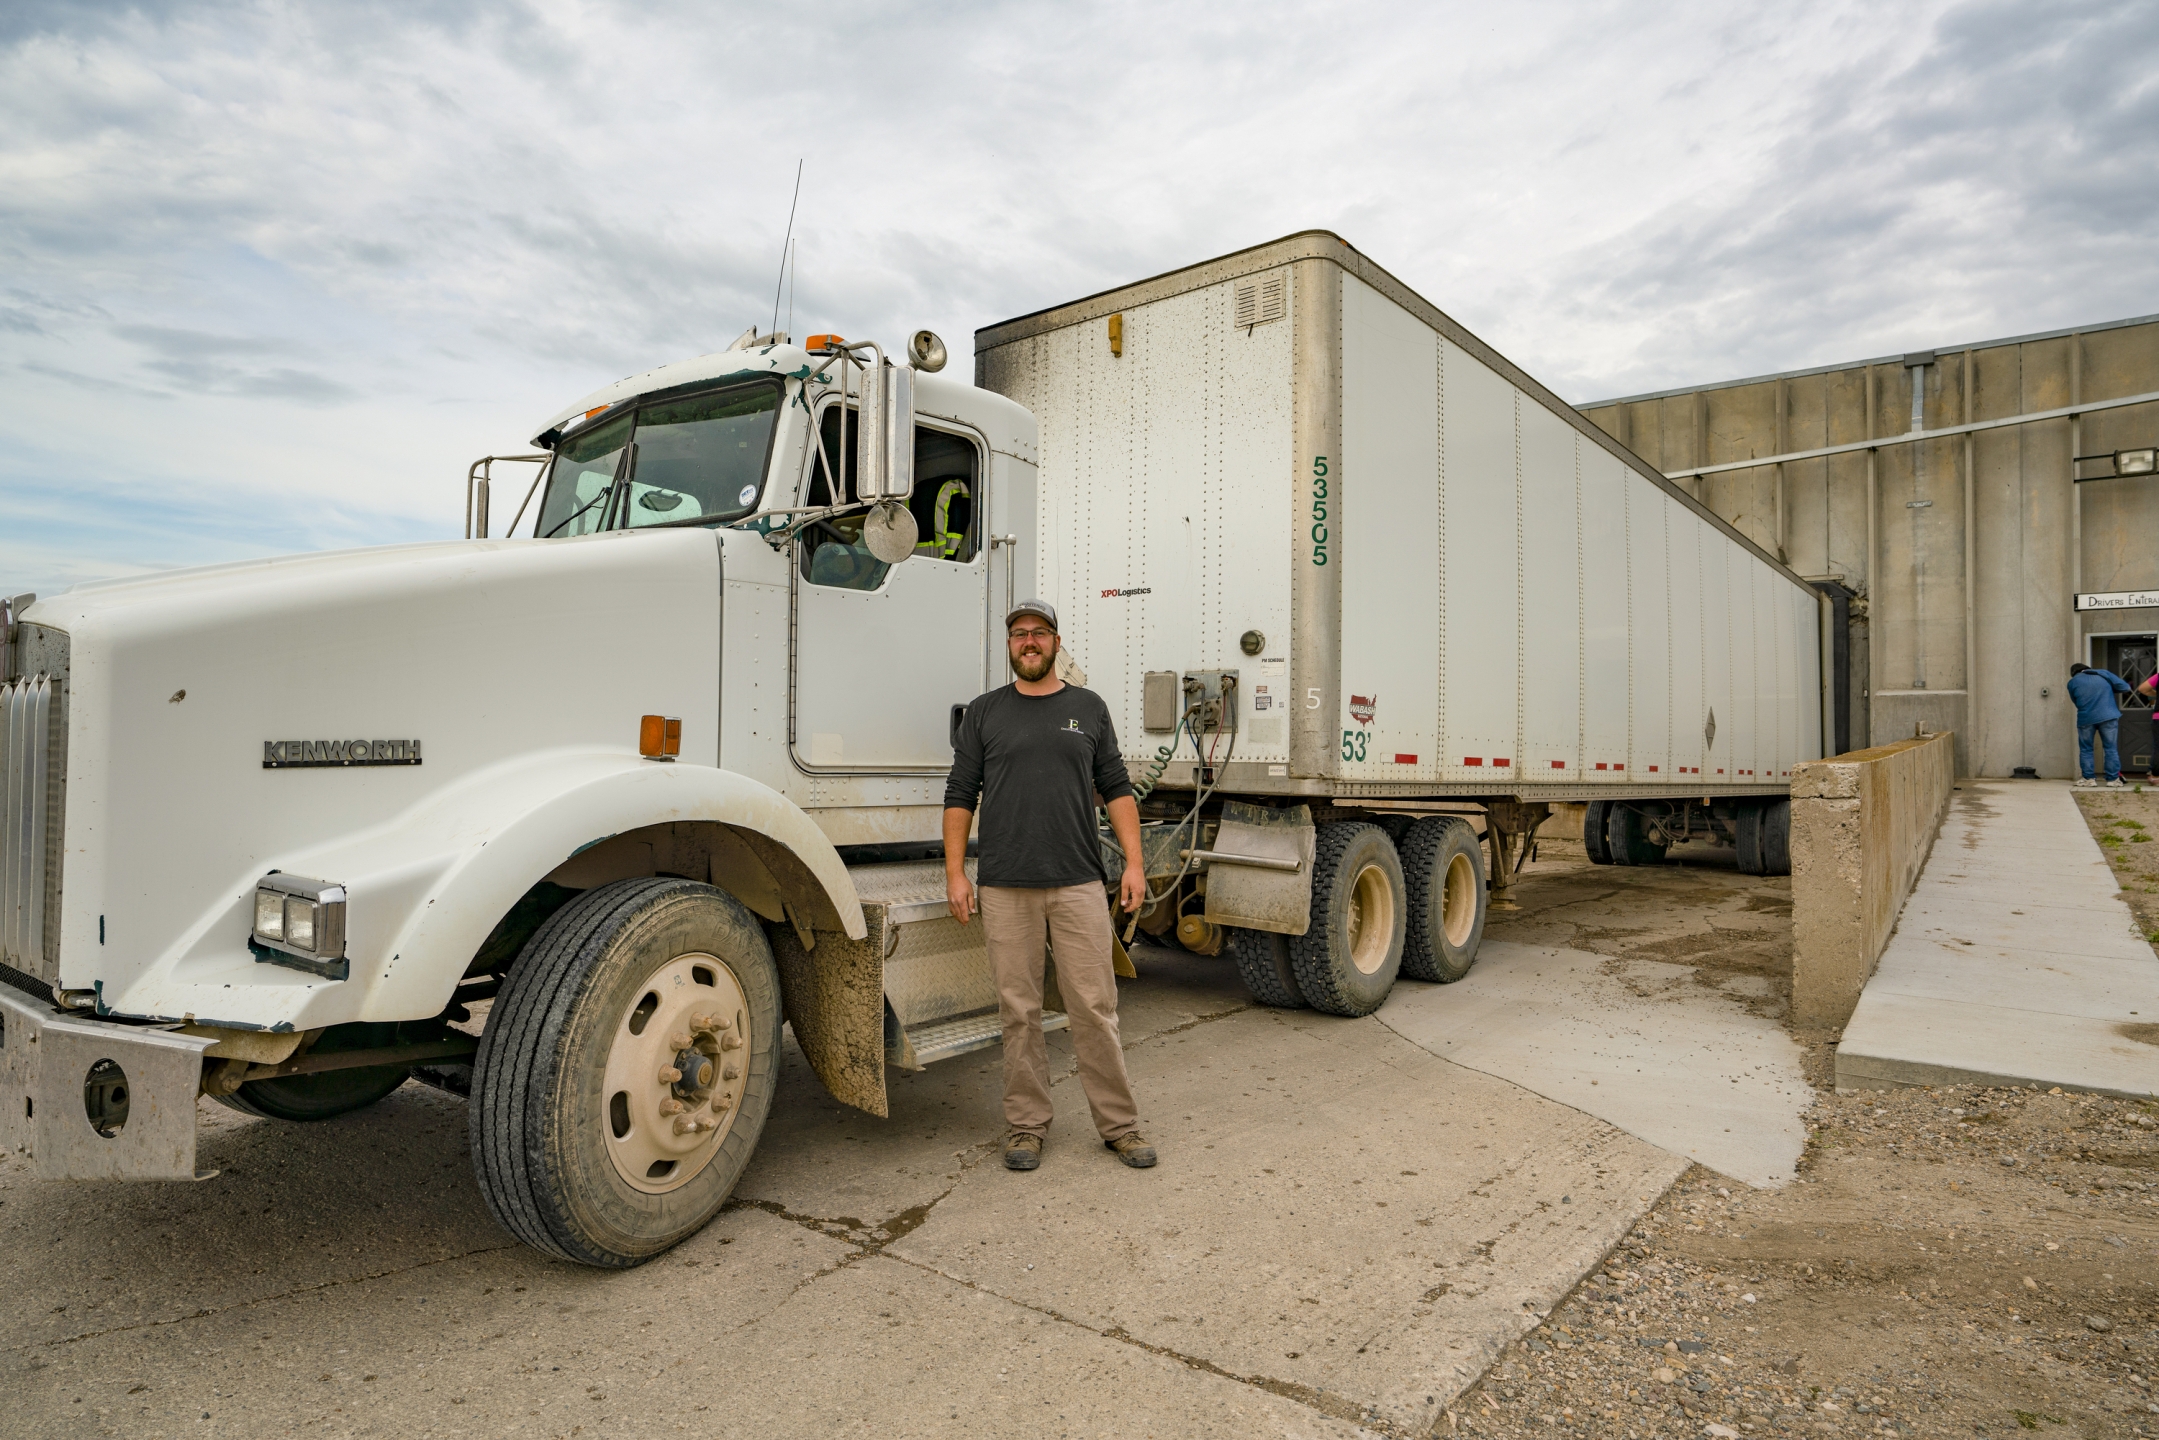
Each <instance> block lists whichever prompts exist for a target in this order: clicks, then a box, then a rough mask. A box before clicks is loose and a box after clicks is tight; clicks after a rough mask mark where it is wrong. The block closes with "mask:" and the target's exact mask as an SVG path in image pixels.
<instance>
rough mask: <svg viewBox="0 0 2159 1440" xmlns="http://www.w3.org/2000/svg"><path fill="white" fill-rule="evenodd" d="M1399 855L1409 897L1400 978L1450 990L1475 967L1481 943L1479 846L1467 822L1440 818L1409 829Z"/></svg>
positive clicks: (1481, 863)
mask: <svg viewBox="0 0 2159 1440" xmlns="http://www.w3.org/2000/svg"><path fill="white" fill-rule="evenodd" d="M1401 855H1402V876H1403V879H1404V880H1405V881H1406V882H1407V884H1406V889H1407V891H1408V895H1409V924H1408V926H1407V928H1406V932H1405V939H1404V941H1403V946H1402V973H1403V974H1404V975H1407V976H1408V977H1409V978H1410V979H1412V980H1434V981H1437V982H1439V983H1440V984H1442V985H1446V984H1451V983H1453V982H1454V981H1456V980H1459V979H1461V978H1462V977H1463V976H1464V975H1467V974H1468V973H1469V967H1470V966H1472V965H1474V964H1476V963H1477V947H1478V945H1480V944H1481V943H1483V940H1484V902H1485V889H1484V846H1483V845H1481V844H1480V843H1478V840H1477V832H1476V831H1475V830H1472V829H1471V828H1470V826H1469V822H1468V821H1466V820H1458V819H1455V818H1454V817H1453V816H1445V817H1442V818H1439V819H1432V820H1419V821H1418V822H1417V823H1416V824H1415V825H1412V826H1411V827H1410V829H1409V834H1408V835H1406V836H1405V837H1403V840H1402V847H1401Z"/></svg>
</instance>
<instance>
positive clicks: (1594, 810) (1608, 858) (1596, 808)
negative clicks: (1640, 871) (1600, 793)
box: [1582, 800, 1612, 865]
mask: <svg viewBox="0 0 2159 1440" xmlns="http://www.w3.org/2000/svg"><path fill="white" fill-rule="evenodd" d="M1582 808H1583V810H1584V812H1585V813H1584V814H1583V816H1582V848H1583V849H1584V850H1587V851H1588V852H1589V863H1590V864H1592V865H1609V864H1611V863H1612V842H1611V838H1610V837H1609V836H1608V835H1606V834H1605V826H1606V825H1608V824H1610V823H1611V810H1612V802H1611V801H1609V800H1592V801H1590V802H1589V804H1587V805H1585V806H1584V807H1582Z"/></svg>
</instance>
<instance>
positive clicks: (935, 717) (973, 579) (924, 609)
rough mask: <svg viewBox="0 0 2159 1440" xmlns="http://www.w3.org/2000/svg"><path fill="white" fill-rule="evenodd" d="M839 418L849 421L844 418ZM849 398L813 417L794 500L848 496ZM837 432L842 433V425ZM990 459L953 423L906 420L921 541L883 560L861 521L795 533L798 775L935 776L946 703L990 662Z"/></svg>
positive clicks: (946, 726)
mask: <svg viewBox="0 0 2159 1440" xmlns="http://www.w3.org/2000/svg"><path fill="white" fill-rule="evenodd" d="M843 414H845V416H846V419H847V422H848V423H846V424H845V425H844V426H843V424H842V416H843ZM852 419H853V416H852V407H848V409H847V410H846V411H844V412H843V410H842V408H841V406H840V405H839V404H837V403H829V404H827V405H826V406H825V407H824V409H823V410H822V411H821V413H820V414H819V416H818V425H817V431H816V436H817V438H818V439H819V440H820V441H821V442H822V452H823V458H822V459H820V456H819V447H818V446H815V445H813V446H812V447H811V450H810V461H809V473H808V475H807V477H806V478H805V480H804V482H803V490H802V494H803V498H802V500H801V502H800V503H802V504H804V505H824V504H829V503H831V499H830V497H831V494H832V490H833V485H832V483H831V479H832V476H833V473H834V472H837V480H838V488H839V490H840V491H841V492H842V493H843V496H845V495H851V494H852V493H853V461H854V456H853V449H854V447H853V443H852V442H853V439H854V436H853V426H852ZM843 432H844V433H843ZM988 458H989V457H988V454H987V452H986V449H985V447H984V446H983V445H982V443H981V440H980V437H978V436H976V435H974V434H973V433H972V432H970V431H968V430H966V429H965V428H964V427H962V426H957V425H947V424H944V423H941V422H938V421H934V420H924V421H921V422H918V423H917V424H916V426H915V490H914V495H913V497H912V498H911V499H910V501H909V503H908V508H909V509H910V510H912V511H913V512H914V517H915V526H916V530H917V532H918V534H919V536H920V540H919V542H918V543H917V545H916V547H915V553H914V557H913V558H912V559H910V560H907V561H905V562H904V563H902V564H899V565H886V564H884V563H883V562H882V561H880V560H878V559H877V558H876V557H875V556H873V555H871V554H870V553H869V551H868V550H867V549H866V548H865V547H864V546H863V545H862V543H861V542H862V516H861V515H860V514H855V515H847V516H842V517H840V518H839V519H837V520H834V521H831V522H825V523H820V524H818V525H816V526H813V527H812V528H811V529H810V530H808V531H806V532H805V533H804V534H803V536H802V538H801V540H800V542H799V543H798V545H797V547H796V564H795V572H794V577H793V584H794V589H795V634H794V646H793V656H792V660H791V664H792V666H793V671H792V678H793V682H794V705H793V722H794V723H793V726H792V734H791V740H792V745H793V752H794V758H795V762H796V763H797V764H798V765H800V766H802V767H803V768H804V769H806V770H811V771H830V772H835V773H841V774H861V773H865V772H868V773H876V772H905V771H925V770H935V771H943V770H945V769H948V768H949V767H950V766H951V764H952V741H951V718H952V709H953V707H954V706H955V705H964V704H966V703H967V702H968V701H970V700H972V699H974V698H975V696H977V695H979V694H981V693H982V691H983V689H984V680H985V677H986V668H987V657H988V645H987V638H988V629H987V626H988V623H989V556H988V549H989V547H988V546H987V545H986V544H985V543H984V538H983V517H984V515H985V513H986V510H987V504H986V495H985V493H984V489H985V485H986V483H987V480H988V477H989V465H988V463H987V462H988Z"/></svg>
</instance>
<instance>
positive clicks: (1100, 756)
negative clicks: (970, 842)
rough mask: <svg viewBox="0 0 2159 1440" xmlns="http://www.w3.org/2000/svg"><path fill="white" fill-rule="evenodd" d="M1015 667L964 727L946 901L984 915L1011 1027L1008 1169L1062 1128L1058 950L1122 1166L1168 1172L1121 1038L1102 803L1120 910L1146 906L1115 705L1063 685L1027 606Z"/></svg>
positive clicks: (1053, 653) (1034, 606)
mask: <svg viewBox="0 0 2159 1440" xmlns="http://www.w3.org/2000/svg"><path fill="white" fill-rule="evenodd" d="M1005 645H1006V655H1005V658H1006V659H1007V660H1008V661H1009V662H1010V663H1011V666H1012V673H1013V675H1014V676H1016V677H1017V678H1016V679H1014V681H1013V682H1012V683H1011V684H1010V685H1007V686H1005V687H1004V688H1002V689H999V690H992V691H990V692H989V693H988V694H986V695H983V696H980V697H978V698H977V699H976V700H975V702H974V703H973V704H972V705H969V706H968V707H967V715H966V718H965V719H963V720H961V722H960V732H959V742H958V744H957V745H956V746H955V747H954V750H953V754H952V775H951V778H950V779H949V780H947V781H946V783H945V895H946V898H947V900H948V901H949V902H950V903H951V906H952V915H953V918H954V919H956V920H958V921H959V922H960V923H961V924H962V925H965V924H967V923H968V920H969V917H970V916H972V915H973V914H974V913H975V909H976V906H977V904H978V903H979V905H980V907H981V911H982V925H983V940H984V942H985V943H986V944H987V946H988V947H989V956H990V968H991V970H992V971H993V972H994V973H995V975H996V977H997V1009H998V1012H999V1013H1000V1015H1001V1016H1002V1018H1003V1020H1004V1040H1005V1123H1006V1125H1007V1126H1009V1127H1010V1132H1011V1133H1009V1134H1008V1135H1006V1136H1005V1166H1006V1168H1008V1169H1012V1170H1032V1169H1034V1168H1035V1166H1037V1165H1039V1164H1041V1163H1042V1137H1043V1134H1044V1132H1046V1131H1047V1130H1048V1129H1049V1123H1050V1083H1049V1049H1048V1047H1047V1046H1046V1045H1045V1044H1044V1043H1043V1040H1042V960H1043V954H1042V952H1043V940H1044V937H1045V936H1047V937H1048V939H1049V941H1050V943H1051V944H1052V945H1053V946H1054V947H1055V954H1056V960H1057V988H1058V990H1059V991H1060V992H1062V993H1063V995H1064V1000H1065V1006H1066V1010H1067V1012H1068V1013H1069V1014H1070V1016H1071V1019H1072V1048H1073V1049H1074V1050H1075V1051H1077V1052H1078V1055H1079V1073H1080V1084H1081V1086H1082V1087H1083V1088H1085V1090H1086V1092H1087V1106H1088V1108H1089V1109H1090V1110H1092V1111H1093V1112H1094V1123H1095V1129H1096V1130H1097V1131H1099V1132H1100V1133H1101V1136H1102V1143H1103V1144H1105V1145H1107V1146H1108V1147H1109V1148H1110V1149H1111V1150H1112V1151H1114V1152H1115V1153H1116V1155H1117V1158H1118V1159H1120V1160H1122V1161H1123V1162H1124V1163H1125V1164H1127V1165H1131V1166H1134V1167H1136V1168H1139V1169H1145V1168H1146V1167H1147V1166H1149V1165H1152V1164H1154V1163H1155V1154H1154V1147H1153V1146H1151V1145H1149V1144H1148V1143H1147V1142H1146V1141H1145V1140H1143V1139H1141V1138H1140V1135H1139V1105H1138V1103H1137V1102H1136V1101H1135V1100H1134V1099H1133V1098H1132V1082H1131V1081H1130V1080H1129V1079H1128V1078H1127V1077H1126V1075H1125V1068H1124V1045H1123V1043H1122V1042H1121V1041H1120V1040H1119V1039H1118V1036H1117V974H1116V970H1115V968H1114V966H1113V964H1112V961H1111V959H1110V944H1111V936H1110V917H1109V904H1108V902H1107V901H1106V900H1105V899H1104V898H1103V894H1102V852H1101V847H1100V845H1099V843H1098V842H1097V838H1096V834H1097V832H1096V830H1095V820H1094V809H1095V805H1096V804H1097V803H1098V802H1099V803H1105V804H1106V805H1107V807H1108V809H1109V818H1110V824H1111V826H1112V827H1113V828H1114V829H1115V830H1116V832H1117V840H1118V843H1119V844H1121V845H1122V846H1123V847H1124V855H1125V862H1124V876H1123V879H1122V880H1121V882H1120V884H1119V901H1120V903H1121V904H1122V905H1123V907H1124V908H1125V909H1126V910H1137V909H1138V908H1139V907H1140V904H1141V902H1142V901H1143V900H1145V898H1146V895H1147V877H1146V873H1145V871H1144V870H1143V869H1142V867H1141V865H1140V849H1139V802H1138V801H1137V800H1135V799H1134V798H1133V795H1132V782H1131V780H1130V779H1129V778H1127V776H1126V775H1125V768H1124V757H1123V756H1122V755H1120V754H1119V753H1118V751H1117V732H1116V730H1115V729H1114V728H1112V726H1111V725H1110V718H1109V707H1108V706H1106V705H1104V704H1103V703H1102V699H1101V697H1100V696H1098V695H1096V694H1095V693H1094V692H1093V691H1092V690H1085V689H1082V688H1081V687H1079V686H1077V685H1067V684H1065V683H1064V682H1063V681H1062V680H1060V679H1058V678H1057V674H1056V664H1057V646H1058V637H1057V612H1056V611H1055V610H1054V609H1052V608H1051V607H1050V606H1049V605H1047V604H1045V603H1044V602H1042V601H1040V600H1029V601H1027V602H1026V603H1024V604H1022V605H1020V606H1018V607H1017V608H1015V609H1014V610H1013V611H1012V613H1011V614H1010V615H1007V616H1006V617H1005ZM978 801H979V802H980V804H981V807H982V836H981V839H982V856H981V863H980V866H979V873H978V876H977V878H978V879H979V880H980V882H981V889H980V891H979V892H977V890H976V888H975V886H974V885H972V884H970V883H969V882H968V879H967V868H966V856H967V831H968V828H969V826H970V825H971V823H972V822H973V820H974V812H975V806H976V803H977V802H978Z"/></svg>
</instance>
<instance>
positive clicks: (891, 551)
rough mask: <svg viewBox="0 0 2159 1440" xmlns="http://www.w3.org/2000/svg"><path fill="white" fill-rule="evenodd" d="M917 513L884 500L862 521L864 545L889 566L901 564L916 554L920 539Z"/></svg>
mask: <svg viewBox="0 0 2159 1440" xmlns="http://www.w3.org/2000/svg"><path fill="white" fill-rule="evenodd" d="M920 534H921V532H920V530H919V529H918V528H917V526H916V525H915V517H914V512H912V511H911V510H909V509H908V508H907V507H906V506H905V505H902V504H901V503H900V502H899V501H897V500H880V501H878V502H877V504H876V505H875V506H873V507H871V509H870V513H869V514H868V515H866V516H864V517H863V520H862V543H863V545H864V546H866V547H867V548H868V550H869V552H870V553H871V554H872V555H874V556H876V557H877V558H878V559H880V560H882V561H884V562H885V563H886V564H887V565H897V564H899V563H900V562H901V561H902V560H905V559H906V558H907V557H908V556H910V555H912V554H914V553H915V541H916V540H917V539H919V538H920Z"/></svg>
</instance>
